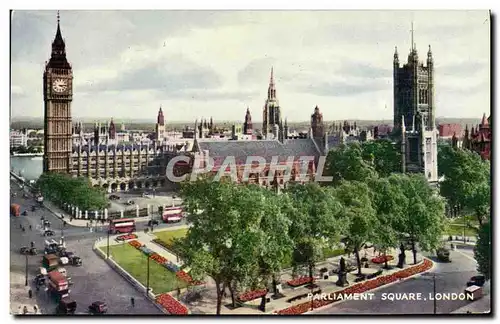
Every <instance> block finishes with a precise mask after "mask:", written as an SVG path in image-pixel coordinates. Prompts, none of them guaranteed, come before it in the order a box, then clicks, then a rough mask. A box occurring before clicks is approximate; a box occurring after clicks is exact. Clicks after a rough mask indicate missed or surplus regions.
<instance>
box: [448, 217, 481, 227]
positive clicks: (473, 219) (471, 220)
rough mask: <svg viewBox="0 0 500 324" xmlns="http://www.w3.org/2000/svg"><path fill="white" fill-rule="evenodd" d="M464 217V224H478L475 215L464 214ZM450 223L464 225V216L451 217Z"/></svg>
mask: <svg viewBox="0 0 500 324" xmlns="http://www.w3.org/2000/svg"><path fill="white" fill-rule="evenodd" d="M465 219H466V224H469V225H471V226H479V222H478V221H477V218H476V217H474V216H470V215H469V216H465ZM450 224H454V225H460V226H463V225H464V216H460V217H457V218H453V219H452V220H451V222H450Z"/></svg>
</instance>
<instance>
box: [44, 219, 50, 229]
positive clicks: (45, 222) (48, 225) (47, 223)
mask: <svg viewBox="0 0 500 324" xmlns="http://www.w3.org/2000/svg"><path fill="white" fill-rule="evenodd" d="M51 225H52V223H51V222H49V221H48V220H44V221H43V226H45V227H50V226H51Z"/></svg>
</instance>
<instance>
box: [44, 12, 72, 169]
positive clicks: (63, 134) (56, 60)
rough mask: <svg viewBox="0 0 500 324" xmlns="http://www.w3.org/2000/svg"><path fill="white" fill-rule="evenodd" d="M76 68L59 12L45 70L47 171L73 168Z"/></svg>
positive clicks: (45, 167) (45, 156)
mask: <svg viewBox="0 0 500 324" xmlns="http://www.w3.org/2000/svg"><path fill="white" fill-rule="evenodd" d="M72 84H73V71H72V68H71V65H70V64H69V62H68V60H67V59H66V44H65V43H64V39H63V37H62V33H61V26H60V16H59V11H58V12H57V30H56V35H55V37H54V41H53V42H52V51H51V55H50V60H49V62H48V63H47V64H46V65H45V71H44V73H43V99H44V131H45V137H44V151H45V152H44V157H43V171H44V172H61V173H71V172H72V161H71V153H72V149H73V148H72V134H71V125H72V123H71V101H72V100H73V89H72Z"/></svg>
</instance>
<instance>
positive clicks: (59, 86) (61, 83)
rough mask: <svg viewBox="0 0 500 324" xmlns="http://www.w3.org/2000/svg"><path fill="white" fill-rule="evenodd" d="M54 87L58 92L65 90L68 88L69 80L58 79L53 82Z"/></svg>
mask: <svg viewBox="0 0 500 324" xmlns="http://www.w3.org/2000/svg"><path fill="white" fill-rule="evenodd" d="M52 89H54V91H55V92H58V93H61V92H64V91H66V90H67V89H68V82H67V81H66V80H64V79H56V80H54V82H53V83H52Z"/></svg>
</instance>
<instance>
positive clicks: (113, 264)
mask: <svg viewBox="0 0 500 324" xmlns="http://www.w3.org/2000/svg"><path fill="white" fill-rule="evenodd" d="M98 242H99V240H97V241H96V242H95V243H94V246H93V247H92V249H93V250H94V252H95V253H96V254H97V255H98V256H99V257H101V258H102V259H103V260H104V262H106V263H107V264H108V265H109V266H110V268H111V269H113V270H114V271H116V272H117V273H118V274H120V275H121V276H122V277H123V278H124V279H125V280H127V281H128V282H129V283H130V284H131V285H132V286H133V287H134V288H135V289H136V290H137V291H139V292H140V293H142V294H143V295H144V296H145V297H146V298H147V299H148V300H149V301H150V302H151V303H153V305H155V306H156V308H158V309H159V310H160V311H162V312H163V313H165V314H166V315H171V314H170V313H169V312H167V311H166V309H164V308H163V307H162V306H160V305H159V304H158V303H156V296H157V295H154V294H153V293H152V292H151V291H149V292H148V293H146V292H145V290H146V287H144V286H143V285H142V284H141V283H140V282H139V281H137V280H136V279H135V278H134V277H133V276H132V275H130V274H129V273H128V272H127V271H125V269H123V268H122V267H121V266H120V265H119V264H117V263H116V262H115V261H113V259H111V258H106V255H104V252H102V251H101V250H100V249H99V247H98V246H97V243H98ZM151 295H152V296H151Z"/></svg>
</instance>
